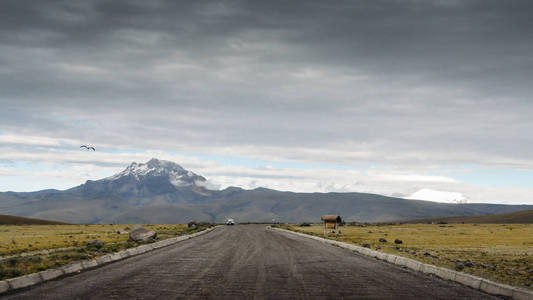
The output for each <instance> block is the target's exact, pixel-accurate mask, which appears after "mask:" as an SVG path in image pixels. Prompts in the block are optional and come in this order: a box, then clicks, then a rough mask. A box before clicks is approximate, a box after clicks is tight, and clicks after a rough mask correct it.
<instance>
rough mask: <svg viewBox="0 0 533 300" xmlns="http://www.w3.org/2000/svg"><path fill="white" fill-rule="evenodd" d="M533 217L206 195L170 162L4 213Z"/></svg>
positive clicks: (184, 218) (7, 198) (26, 201)
mask: <svg viewBox="0 0 533 300" xmlns="http://www.w3.org/2000/svg"><path fill="white" fill-rule="evenodd" d="M521 210H533V205H500V204H446V203H435V202H430V201H420V200H407V199H402V198H394V197H386V196H382V195H376V194H367V193H293V192H281V191H276V190H271V189H266V188H257V189H254V190H244V189H241V188H237V187H229V188H227V189H224V190H210V189H208V183H207V180H206V179H205V178H204V177H202V176H200V175H197V174H195V173H193V172H191V171H188V170H185V169H184V168H182V167H181V166H179V165H178V164H175V163H173V162H170V161H163V160H157V159H152V160H150V161H148V162H146V163H132V164H131V165H129V166H128V167H127V168H126V169H125V170H124V171H122V172H120V173H118V174H116V175H114V176H111V177H108V178H103V179H100V180H88V181H87V182H86V183H84V184H81V185H79V186H76V187H73V188H71V189H68V190H65V191H58V190H43V191H37V192H30V193H16V192H5V193H0V212H2V213H3V214H9V215H18V216H25V217H31V218H38V219H50V220H59V221H64V222H68V223H129V224H131V223H154V224H155V223H187V222H189V221H191V220H197V221H210V222H223V221H225V219H227V218H234V219H235V220H236V221H237V222H272V221H273V220H274V221H275V222H319V221H320V217H321V216H322V215H324V214H339V215H341V216H342V217H343V218H344V219H345V220H346V221H357V222H390V221H397V220H414V219H419V218H433V217H443V216H475V215H488V214H501V213H512V212H516V211H521Z"/></svg>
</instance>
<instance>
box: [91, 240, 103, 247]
mask: <svg viewBox="0 0 533 300" xmlns="http://www.w3.org/2000/svg"><path fill="white" fill-rule="evenodd" d="M103 245H104V242H102V241H101V240H92V241H90V242H87V246H89V247H102V246H103Z"/></svg>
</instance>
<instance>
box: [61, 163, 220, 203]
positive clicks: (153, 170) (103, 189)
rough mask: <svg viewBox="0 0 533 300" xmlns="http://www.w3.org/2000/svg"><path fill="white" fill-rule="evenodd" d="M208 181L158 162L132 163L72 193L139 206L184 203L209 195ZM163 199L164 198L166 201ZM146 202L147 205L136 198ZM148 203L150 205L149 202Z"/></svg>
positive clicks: (170, 164)
mask: <svg viewBox="0 0 533 300" xmlns="http://www.w3.org/2000/svg"><path fill="white" fill-rule="evenodd" d="M207 185H208V184H207V180H206V179H205V178H204V177H202V176H200V175H197V174H195V173H193V172H191V171H188V170H185V169H184V168H182V167H181V166H180V165H178V164H176V163H173V162H170V161H165V160H158V159H155V158H153V159H151V160H150V161H148V162H146V163H136V162H134V163H131V164H130V165H129V166H128V167H127V168H126V169H124V170H123V171H122V172H120V173H117V174H115V175H113V176H110V177H107V178H104V179H100V180H95V181H93V180H88V181H87V182H86V183H85V184H82V185H80V186H77V187H74V188H72V189H70V191H79V192H82V193H83V194H84V195H85V197H100V196H101V195H106V197H108V196H113V197H115V199H117V201H118V199H123V200H125V199H128V201H129V200H132V199H133V200H132V201H133V203H136V204H139V205H140V204H147V203H148V202H149V203H152V204H153V203H156V202H171V203H174V202H181V201H193V200H198V199H199V198H198V197H200V198H201V197H204V196H208V195H209V194H210V192H211V191H210V190H208V189H207ZM162 197H163V198H162ZM140 198H142V199H143V203H140V202H138V201H137V200H135V199H140ZM145 202H146V203H145Z"/></svg>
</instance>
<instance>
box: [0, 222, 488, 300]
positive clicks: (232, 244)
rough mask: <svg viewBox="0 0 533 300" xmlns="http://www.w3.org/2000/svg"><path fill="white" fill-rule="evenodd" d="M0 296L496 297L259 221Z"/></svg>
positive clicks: (218, 297) (179, 297) (193, 297)
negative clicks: (272, 228)
mask: <svg viewBox="0 0 533 300" xmlns="http://www.w3.org/2000/svg"><path fill="white" fill-rule="evenodd" d="M0 298H2V299H497V298H494V297H491V296H489V295H487V294H483V293H481V292H479V291H475V290H473V289H470V288H467V287H464V286H461V285H459V284H456V283H452V282H447V281H444V280H441V279H438V278H434V277H430V276H427V275H424V274H420V273H416V272H413V271H410V270H406V269H403V268H401V267H398V266H394V265H390V264H387V263H385V262H382V261H378V260H375V259H372V258H368V257H365V256H361V255H359V254H355V253H352V252H350V251H349V250H346V249H342V248H338V247H334V246H332V245H327V244H323V243H320V242H318V241H315V240H311V239H306V238H302V237H298V236H294V235H291V234H287V233H281V232H274V231H271V230H267V229H266V228H265V226H264V225H263V226H261V225H237V226H228V227H221V228H217V229H215V230H214V231H212V232H210V233H207V234H205V235H201V236H199V237H196V238H193V239H190V240H187V241H184V242H180V243H177V244H175V245H172V246H169V247H166V248H162V249H158V250H155V251H152V252H149V253H145V254H142V255H139V256H135V257H131V258H128V259H125V260H123V261H119V262H115V263H112V264H109V265H106V266H103V267H99V268H96V269H93V270H88V271H82V273H80V274H77V275H74V276H70V277H66V278H62V279H58V280H53V281H49V282H46V283H44V284H41V285H39V286H36V287H33V288H31V289H28V290H23V291H20V292H17V293H14V294H9V295H5V296H4V297H0Z"/></svg>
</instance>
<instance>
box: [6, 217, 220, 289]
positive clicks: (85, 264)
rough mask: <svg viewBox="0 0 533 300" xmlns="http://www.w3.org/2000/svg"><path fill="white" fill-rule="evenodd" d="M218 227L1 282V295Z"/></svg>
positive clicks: (185, 238) (170, 243) (160, 246)
mask: <svg viewBox="0 0 533 300" xmlns="http://www.w3.org/2000/svg"><path fill="white" fill-rule="evenodd" d="M216 227H218V226H215V227H211V228H208V229H206V230H203V231H199V232H196V233H193V234H189V235H181V236H177V237H175V238H170V239H166V240H162V241H158V242H155V243H151V244H145V245H141V246H138V247H135V248H129V249H126V250H122V251H119V252H115V253H111V254H107V255H104V256H100V257H98V258H97V259H88V260H82V261H76V262H72V263H69V264H66V265H64V266H61V267H59V268H57V269H48V270H45V271H41V272H37V273H33V274H28V275H24V276H20V277H16V278H11V279H7V280H3V281H0V295H1V294H3V293H6V292H10V291H13V290H18V289H22V288H26V287H29V286H33V285H36V284H40V283H42V282H45V281H48V280H52V279H56V278H58V277H61V276H64V275H68V274H72V273H77V272H80V271H81V270H85V269H90V268H94V267H97V266H101V265H105V264H108V263H110V262H114V261H118V260H122V259H125V258H128V257H132V256H135V255H139V254H142V253H145V252H148V251H151V250H154V249H159V248H162V247H166V246H169V245H172V244H175V243H177V242H181V241H184V240H188V239H190V238H193V237H196V236H199V235H202V234H205V233H208V232H210V231H212V230H214V229H215V228H216Z"/></svg>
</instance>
